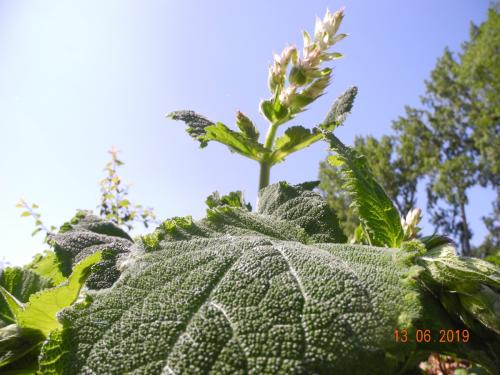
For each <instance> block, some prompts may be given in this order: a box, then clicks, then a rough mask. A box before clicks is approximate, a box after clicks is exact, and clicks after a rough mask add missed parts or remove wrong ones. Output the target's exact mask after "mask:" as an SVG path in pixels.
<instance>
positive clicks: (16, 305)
mask: <svg viewBox="0 0 500 375" xmlns="http://www.w3.org/2000/svg"><path fill="white" fill-rule="evenodd" d="M0 294H1V295H2V297H3V298H4V300H5V302H6V303H7V306H8V307H9V310H10V312H11V314H12V316H14V318H15V317H17V314H18V313H19V311H21V310H22V309H23V304H22V303H21V302H19V301H18V300H17V299H16V297H14V296H13V295H12V294H10V293H9V292H8V291H7V290H6V289H5V288H4V287H3V286H0Z"/></svg>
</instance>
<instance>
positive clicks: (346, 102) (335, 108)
mask: <svg viewBox="0 0 500 375" xmlns="http://www.w3.org/2000/svg"><path fill="white" fill-rule="evenodd" d="M357 94H358V88H357V87H356V86H352V87H349V88H348V89H347V90H346V91H345V92H344V93H343V94H342V95H340V96H339V97H338V98H337V99H336V100H335V102H334V103H333V105H332V107H331V108H330V111H329V112H328V114H327V115H326V117H325V120H324V121H323V124H322V127H323V128H324V129H325V130H328V131H333V130H334V129H335V128H336V127H337V126H340V125H342V124H343V123H344V121H345V120H346V118H347V115H348V114H349V113H350V112H351V109H352V106H353V104H354V100H355V99H356V95H357Z"/></svg>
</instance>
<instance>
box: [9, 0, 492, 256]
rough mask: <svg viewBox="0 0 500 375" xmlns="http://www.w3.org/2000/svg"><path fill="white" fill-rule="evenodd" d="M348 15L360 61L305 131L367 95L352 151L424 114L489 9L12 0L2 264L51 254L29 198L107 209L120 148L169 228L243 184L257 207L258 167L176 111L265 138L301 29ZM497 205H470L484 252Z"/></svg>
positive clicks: (309, 167)
mask: <svg viewBox="0 0 500 375" xmlns="http://www.w3.org/2000/svg"><path fill="white" fill-rule="evenodd" d="M343 5H345V6H346V17H345V20H344V23H343V25H342V27H341V31H342V32H346V33H348V34H349V37H348V38H346V39H345V40H344V41H342V42H341V43H339V44H338V45H337V48H336V50H337V51H339V52H341V53H343V54H344V55H345V58H343V59H341V60H338V61H335V62H334V63H333V64H331V66H333V67H334V78H333V84H332V85H331V87H330V89H329V90H328V93H327V94H326V95H325V96H324V97H322V98H321V99H320V100H318V101H317V102H315V103H314V104H313V105H312V106H311V107H310V110H309V111H307V112H306V113H304V114H303V115H301V116H299V117H298V118H297V119H296V121H294V123H293V124H301V125H305V126H311V125H313V124H316V123H317V122H318V121H320V120H321V119H323V117H324V115H325V113H326V112H327V110H328V108H329V105H330V104H331V102H332V101H333V100H334V99H335V98H336V96H337V95H339V94H340V93H341V92H342V91H343V90H345V89H346V88H347V87H348V86H350V85H353V84H354V85H357V86H358V87H359V96H358V99H357V102H356V104H355V107H354V111H353V113H352V115H351V116H350V118H349V119H348V121H347V122H346V124H345V126H344V127H342V128H341V129H339V130H338V131H337V134H338V136H339V137H340V138H341V139H343V140H344V141H345V142H346V143H351V142H352V141H353V139H354V136H355V135H357V134H361V135H367V134H372V135H375V136H380V135H382V134H387V133H390V126H391V121H392V120H394V119H396V118H397V117H398V116H399V115H402V114H403V113H404V105H407V104H409V105H418V103H419V101H418V97H419V95H421V94H423V92H424V79H426V78H427V77H428V75H429V72H430V70H431V69H432V68H433V66H434V64H435V62H436V59H437V58H438V57H439V56H440V55H441V54H442V52H443V49H444V47H445V46H449V47H450V48H451V49H452V50H455V51H456V50H458V48H459V46H460V43H461V42H462V41H464V40H466V39H467V38H468V30H469V24H470V21H474V22H475V23H480V22H481V21H483V20H484V19H485V17H486V10H487V7H488V1H487V0H484V1H482V0H474V1H472V0H441V1H434V0H418V1H417V0H413V1H397V0H393V1H388V0H382V1H342V2H339V1H320V0H317V1H308V2H304V1H299V0H293V1H290V0H287V1H284V0H283V1H264V0H260V1H252V2H249V1H231V2H230V1H222V0H217V1H213V0H211V1H202V0H197V1H195V0H189V1H177V2H174V1H156V0H144V1H140V2H139V1H132V0H108V1H97V0H86V1H72V2H67V1H62V0H53V1H50V2H48V1H42V0H37V1H34V0H33V1H16V0H11V1H9V0H0V130H1V136H0V228H1V229H0V236H1V239H2V245H1V247H0V259H2V257H4V258H5V259H6V260H8V261H10V262H11V263H13V264H23V263H26V262H28V261H29V260H30V259H31V257H32V256H33V255H34V254H35V253H36V252H39V251H41V250H43V249H44V248H45V247H46V245H43V244H42V241H41V239H42V236H41V235H40V236H39V237H35V238H31V237H30V233H31V231H32V230H33V222H32V221H31V220H30V219H21V218H20V217H19V214H20V212H19V210H18V209H16V208H15V204H16V202H17V201H18V200H19V198H25V199H26V200H28V201H30V202H36V203H38V204H39V205H40V209H41V211H42V215H43V216H42V218H43V219H44V221H45V222H46V223H47V224H54V225H60V224H62V223H63V222H64V221H66V220H68V219H69V218H71V217H72V215H73V214H74V213H75V210H76V209H94V208H95V207H96V205H97V203H98V199H99V186H98V181H99V180H100V179H101V178H102V177H103V176H104V174H103V171H102V168H103V166H104V164H105V163H106V161H107V160H108V156H109V155H108V154H107V150H109V148H110V147H111V146H115V147H117V148H118V149H119V150H121V151H122V154H121V157H122V159H123V160H124V161H125V163H126V164H125V166H124V167H122V175H123V178H124V179H125V180H126V181H128V182H130V183H131V184H132V186H131V190H130V191H131V195H130V198H131V200H133V201H136V202H139V203H142V204H144V205H148V206H152V207H154V208H155V210H156V213H157V215H158V216H159V217H160V218H168V217H171V216H177V215H188V214H191V215H193V216H194V217H201V216H202V215H203V213H204V209H205V208H204V204H203V202H204V199H205V197H206V196H207V195H209V194H210V193H211V192H212V191H214V190H219V191H221V192H228V191H231V190H238V189H240V190H243V191H244V192H245V194H246V196H247V198H248V199H249V200H250V201H252V202H254V201H255V197H256V190H257V189H256V188H257V179H258V165H257V164H256V163H255V162H253V161H250V160H246V159H243V158H241V157H239V156H237V155H234V154H230V153H229V152H228V151H227V150H226V149H225V148H224V147H223V146H220V145H218V144H211V145H209V146H208V147H207V148H206V149H203V150H200V149H199V148H198V145H197V144H196V143H195V142H194V141H193V140H192V139H191V138H190V137H189V136H188V135H187V134H186V133H185V132H184V128H183V126H182V125H181V124H180V123H176V122H173V121H170V120H167V119H165V114H166V113H168V112H170V111H172V110H176V109H194V110H196V111H198V112H200V113H203V114H205V115H206V116H207V117H209V118H210V119H212V120H216V121H222V122H224V123H226V124H227V125H230V126H232V125H233V124H234V114H235V112H236V110H238V109H240V110H242V111H243V112H245V113H246V114H247V115H249V116H250V117H251V118H252V119H254V122H256V123H257V124H259V127H260V129H261V133H263V132H265V121H264V120H263V119H262V118H261V117H260V116H259V114H258V103H259V101H260V99H263V98H267V97H268V96H269V93H268V89H267V83H266V81H267V69H268V65H269V64H270V63H271V61H272V53H273V52H279V51H281V49H282V48H283V47H284V46H285V45H286V44H287V43H291V44H297V45H298V46H299V47H301V43H302V39H301V33H300V31H301V30H303V29H305V30H309V31H313V28H314V18H315V16H316V15H319V16H323V14H324V12H325V10H326V8H327V7H329V8H330V9H331V10H336V9H338V8H339V7H341V6H343ZM325 155H326V148H325V146H324V145H319V144H318V145H315V146H313V147H312V148H311V149H309V150H307V151H303V152H301V153H299V154H297V155H293V156H291V157H289V158H288V160H287V162H286V163H284V164H280V165H278V166H276V167H275V168H274V169H273V171H272V176H271V180H272V181H279V180H288V181H290V182H292V183H298V182H302V181H306V180H313V179H316V178H317V174H318V163H319V162H320V161H321V160H322V159H323V158H324V157H325ZM492 199H493V193H491V192H489V191H486V192H485V191H482V190H481V189H476V190H474V191H473V192H472V194H471V204H470V205H469V207H468V208H467V213H468V214H469V215H470V221H471V223H472V227H473V230H474V233H475V237H474V240H473V242H475V243H478V242H480V240H481V238H482V237H483V236H484V234H485V229H484V227H483V225H482V222H481V220H480V218H481V216H482V215H484V214H486V213H488V212H489V211H490V202H491V200H492ZM419 206H421V207H422V208H424V206H425V201H424V200H423V199H420V200H419Z"/></svg>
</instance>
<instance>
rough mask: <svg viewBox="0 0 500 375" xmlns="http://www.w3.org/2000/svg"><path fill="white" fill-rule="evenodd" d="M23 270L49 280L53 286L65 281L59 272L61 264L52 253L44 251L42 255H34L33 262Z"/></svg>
mask: <svg viewBox="0 0 500 375" xmlns="http://www.w3.org/2000/svg"><path fill="white" fill-rule="evenodd" d="M24 268H25V269H28V270H30V271H33V272H35V273H36V274H37V275H40V276H43V277H45V278H47V279H49V280H51V282H52V285H53V286H56V285H59V284H60V283H62V282H63V281H65V280H66V277H64V276H63V274H62V272H61V264H60V262H59V259H58V258H57V255H56V253H55V252H54V251H49V250H46V251H45V252H44V254H43V255H42V254H37V255H35V257H34V258H33V261H32V262H31V263H30V264H28V265H27V266H25V267H24Z"/></svg>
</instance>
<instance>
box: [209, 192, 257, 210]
mask: <svg viewBox="0 0 500 375" xmlns="http://www.w3.org/2000/svg"><path fill="white" fill-rule="evenodd" d="M205 203H206V205H207V206H208V208H215V207H218V206H230V207H239V208H243V209H247V210H248V211H252V205H251V204H250V203H246V202H245V198H243V192H241V191H232V192H231V193H229V194H228V195H223V196H222V197H221V196H220V195H219V193H218V192H217V191H216V192H214V193H212V194H211V195H209V196H208V197H207V199H206V200H205Z"/></svg>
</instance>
